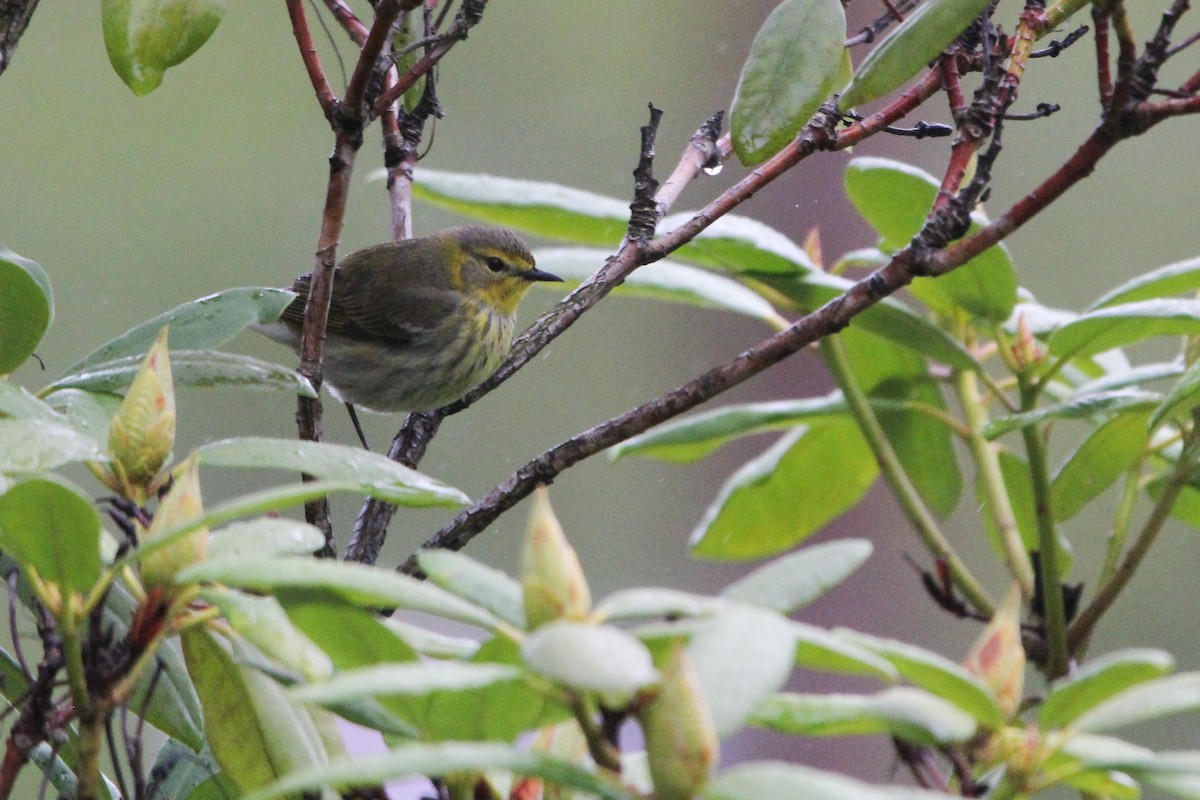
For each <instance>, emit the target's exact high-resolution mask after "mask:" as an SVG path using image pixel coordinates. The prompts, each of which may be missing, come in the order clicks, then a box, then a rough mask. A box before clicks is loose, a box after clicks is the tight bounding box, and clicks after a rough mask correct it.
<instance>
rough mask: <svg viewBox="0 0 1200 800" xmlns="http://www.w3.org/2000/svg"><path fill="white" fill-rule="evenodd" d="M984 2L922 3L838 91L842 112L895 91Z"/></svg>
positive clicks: (968, 21)
mask: <svg viewBox="0 0 1200 800" xmlns="http://www.w3.org/2000/svg"><path fill="white" fill-rule="evenodd" d="M987 4H988V0H926V2H925V3H923V4H922V5H921V6H919V7H918V8H917V9H916V10H915V11H913V12H912V13H910V14H909V15H908V16H907V17H906V18H905V19H904V21H903V22H901V23H900V24H899V25H897V26H896V28H895V30H893V31H892V32H891V33H889V34H888V35H887V37H886V38H885V39H884V40H883V41H882V42H880V43H879V44H878V45H876V47H875V49H874V50H872V51H871V52H870V54H869V55H867V57H866V58H865V59H864V60H863V63H862V64H860V65H859V67H858V69H857V70H856V71H855V73H854V77H853V78H852V79H851V81H850V83H849V84H847V85H846V88H844V89H842V91H841V93H840V94H841V98H840V100H839V101H838V105H839V106H840V107H841V108H842V109H850V108H854V107H855V106H858V105H862V104H863V103H869V102H870V101H872V100H875V99H878V98H880V97H883V96H884V95H886V94H888V93H890V92H891V91H892V90H894V89H898V88H900V87H901V86H903V85H904V84H905V83H907V82H908V81H909V79H910V78H912V77H914V76H915V75H916V74H917V73H918V72H920V71H921V70H922V69H923V68H924V67H925V65H926V64H928V63H929V62H930V61H933V60H934V59H936V58H937V57H938V55H939V54H940V53H941V52H942V51H943V50H945V49H946V47H948V46H949V44H950V43H951V42H953V41H954V40H955V39H956V38H957V37H958V36H959V34H961V33H962V32H963V31H964V30H966V28H967V26H968V25H970V24H971V22H972V21H973V20H974V19H975V18H976V17H978V16H979V15H980V14H981V13H982V12H983V10H984V9H985V8H986V7H987Z"/></svg>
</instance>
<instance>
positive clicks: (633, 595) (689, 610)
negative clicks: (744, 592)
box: [590, 589, 725, 622]
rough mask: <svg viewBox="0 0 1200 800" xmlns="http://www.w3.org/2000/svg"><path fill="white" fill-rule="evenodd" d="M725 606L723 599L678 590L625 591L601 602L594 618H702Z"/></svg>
mask: <svg viewBox="0 0 1200 800" xmlns="http://www.w3.org/2000/svg"><path fill="white" fill-rule="evenodd" d="M724 605H725V602H724V601H723V600H721V599H719V598H716V597H709V596H707V595H701V594H691V593H690V592H681V591H679V590H677V589H621V590H619V591H616V592H613V593H612V594H610V595H609V596H608V597H606V598H604V600H602V601H601V602H600V603H598V604H597V605H596V608H595V609H594V610H593V611H592V614H591V617H590V619H592V620H595V621H597V622H611V621H629V620H645V619H678V618H681V617H701V616H704V615H706V614H712V613H713V612H715V611H717V610H719V609H721V608H723V607H724Z"/></svg>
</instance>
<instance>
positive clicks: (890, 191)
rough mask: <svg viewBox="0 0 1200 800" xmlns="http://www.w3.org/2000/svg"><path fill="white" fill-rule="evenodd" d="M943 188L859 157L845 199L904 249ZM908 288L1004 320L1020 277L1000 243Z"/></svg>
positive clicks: (978, 221) (974, 222)
mask: <svg viewBox="0 0 1200 800" xmlns="http://www.w3.org/2000/svg"><path fill="white" fill-rule="evenodd" d="M939 1H940V0H930V2H939ZM916 13H920V12H919V10H918V12H916ZM938 185H939V184H938V181H937V180H936V179H935V178H934V177H933V176H932V175H929V174H928V173H926V172H924V171H923V170H920V169H917V168H916V167H912V166H909V165H908V164H904V163H902V162H899V161H892V160H890V159H885V158H855V159H853V160H852V161H851V162H850V163H849V164H848V165H847V167H846V196H847V197H849V198H850V201H851V202H852V203H854V207H855V208H856V209H858V212H859V213H860V214H862V215H863V217H864V218H865V219H866V220H867V222H869V223H871V226H872V227H873V228H875V230H876V231H878V232H879V235H880V236H881V237H882V238H881V240H880V243H879V249H881V250H883V251H885V252H895V251H897V250H900V249H901V248H903V247H905V246H906V245H907V244H908V243H909V242H910V241H911V240H912V238H913V237H914V236H916V234H917V232H918V231H920V230H921V227H922V226H923V225H924V224H925V218H926V216H927V215H928V214H929V211H930V209H931V208H932V207H933V203H934V199H935V198H936V197H937V193H938ZM986 224H987V218H986V217H985V216H984V215H983V213H982V212H980V211H976V212H975V213H973V214H972V217H971V228H970V230H971V231H974V230H978V229H979V228H980V227H982V226H983V225H986ZM909 289H910V291H912V293H913V294H914V295H916V296H917V297H918V298H920V299H921V301H922V302H923V303H925V304H926V305H928V306H929V307H930V308H932V309H933V310H935V311H937V312H939V313H942V314H949V313H951V311H952V309H953V307H954V306H958V307H961V308H964V309H966V310H967V311H969V312H970V313H972V314H974V315H975V316H977V317H982V318H983V319H986V320H990V321H992V322H1003V321H1004V320H1006V319H1008V317H1009V315H1010V314H1011V313H1012V310H1013V306H1014V305H1015V303H1016V300H1017V275H1016V270H1015V268H1014V267H1013V263H1012V259H1011V258H1009V255H1008V250H1007V249H1006V248H1005V247H1004V246H1003V245H995V246H993V247H991V248H988V249H987V250H986V251H984V252H983V253H981V254H980V255H978V256H976V257H975V258H973V259H971V260H970V261H968V262H967V263H966V264H964V265H963V266H961V267H959V268H958V269H956V270H954V271H953V272H950V273H948V274H946V275H941V276H939V277H937V278H917V279H916V280H915V281H914V282H913V283H912V285H911V286H910V287H909Z"/></svg>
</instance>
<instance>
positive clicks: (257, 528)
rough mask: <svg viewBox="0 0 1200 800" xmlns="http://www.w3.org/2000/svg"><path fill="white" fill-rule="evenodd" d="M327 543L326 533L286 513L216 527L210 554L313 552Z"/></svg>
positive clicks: (256, 556)
mask: <svg viewBox="0 0 1200 800" xmlns="http://www.w3.org/2000/svg"><path fill="white" fill-rule="evenodd" d="M324 546H325V535H324V534H323V533H321V531H320V530H318V529H317V528H315V527H314V526H312V525H309V524H308V523H306V522H300V521H298V520H294V519H283V518H282V517H263V518H261V519H254V520H248V521H246V522H235V523H234V524H232V525H226V526H225V527H224V528H221V529H220V530H216V531H213V532H212V534H211V535H210V536H209V538H208V558H209V560H210V561H214V560H218V559H232V560H253V559H264V558H272V557H274V556H282V555H297V556H298V555H303V554H305V553H313V552H316V551H317V550H320V549H321V548H322V547H324Z"/></svg>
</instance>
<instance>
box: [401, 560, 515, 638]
mask: <svg viewBox="0 0 1200 800" xmlns="http://www.w3.org/2000/svg"><path fill="white" fill-rule="evenodd" d="M417 563H418V564H420V566H421V571H422V572H424V573H425V576H426V577H427V578H428V579H429V580H430V581H432V582H433V583H434V584H435V585H437V586H440V587H442V588H443V589H445V590H446V591H448V592H450V593H451V594H456V595H458V596H459V597H461V598H463V599H464V600H467V601H469V602H472V603H474V604H476V605H478V606H482V607H483V608H486V609H487V610H488V611H491V612H492V613H493V614H495V615H496V616H497V617H499V618H500V619H502V620H504V621H505V622H507V623H509V624H511V625H513V626H514V627H517V628H524V627H525V600H524V598H523V595H522V592H521V584H520V583H518V582H517V581H516V580H514V579H513V578H511V577H509V576H508V575H505V574H504V573H503V572H501V571H500V570H498V569H495V568H493V567H489V566H487V565H486V564H481V563H480V562H478V561H476V560H475V559H473V558H470V557H469V556H465V555H463V554H462V553H456V552H455V551H453V550H421V551H419V552H418V553H417Z"/></svg>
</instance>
